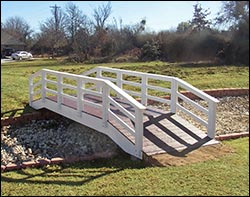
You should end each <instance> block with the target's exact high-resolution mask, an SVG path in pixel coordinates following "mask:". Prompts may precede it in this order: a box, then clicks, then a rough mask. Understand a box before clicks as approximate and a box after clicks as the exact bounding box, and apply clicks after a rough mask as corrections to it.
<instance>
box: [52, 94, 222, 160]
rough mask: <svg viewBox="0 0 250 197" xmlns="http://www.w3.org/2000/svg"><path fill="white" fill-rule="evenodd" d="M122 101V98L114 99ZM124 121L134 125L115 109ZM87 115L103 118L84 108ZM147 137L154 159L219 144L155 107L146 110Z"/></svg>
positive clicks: (67, 103)
mask: <svg viewBox="0 0 250 197" xmlns="http://www.w3.org/2000/svg"><path fill="white" fill-rule="evenodd" d="M49 99H50V100H53V101H56V99H57V98H56V97H50V98H49ZM84 99H86V100H90V101H92V102H95V103H101V99H100V98H98V97H95V96H90V95H85V97H84ZM115 100H117V101H118V100H119V99H115ZM119 103H120V104H121V105H122V106H123V107H124V108H126V109H127V110H129V111H131V112H133V109H132V107H131V106H130V105H128V104H127V103H124V102H123V101H121V100H119ZM62 104H63V105H65V106H68V107H71V108H73V109H77V104H76V102H73V101H72V100H69V99H67V98H63V100H62ZM111 111H113V112H115V114H116V115H118V116H119V117H120V118H121V119H122V120H123V121H124V122H126V123H127V124H128V125H130V126H133V122H131V121H130V119H128V118H126V117H125V116H124V115H123V114H122V113H120V111H118V110H117V109H116V108H115V107H113V108H111ZM84 112H85V113H88V114H91V115H93V116H96V117H99V118H101V116H102V111H101V110H99V109H96V108H94V107H90V106H84ZM109 122H110V123H111V124H112V125H113V126H114V127H116V128H117V129H118V130H119V131H120V132H121V133H122V134H123V135H125V136H127V138H129V139H130V140H131V141H132V142H134V137H133V136H132V135H131V134H130V133H129V132H128V131H127V130H126V129H124V128H123V127H122V126H121V125H119V124H117V123H116V121H115V120H113V119H110V120H109ZM143 122H144V136H143V152H144V156H151V155H155V154H160V153H169V154H173V155H185V154H186V153H188V152H190V151H192V150H194V149H196V148H198V147H200V146H203V145H209V144H215V143H218V142H217V141H216V140H214V139H211V138H209V137H208V136H207V134H206V133H204V131H201V130H200V129H198V128H196V127H195V126H193V125H192V124H190V123H189V122H187V121H186V120H184V119H182V118H181V117H180V116H178V115H176V114H172V113H169V112H166V111H163V110H160V109H156V108H153V107H147V109H146V111H145V113H144V117H143Z"/></svg>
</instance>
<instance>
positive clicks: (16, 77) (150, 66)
mask: <svg viewBox="0 0 250 197" xmlns="http://www.w3.org/2000/svg"><path fill="white" fill-rule="evenodd" d="M96 66H107V67H115V68H121V69H128V70H136V71H142V72H147V73H155V74H162V75H168V76H175V77H179V78H181V79H183V80H185V81H187V82H189V83H190V84H192V85H193V86H195V87H197V88H199V89H202V90H204V89H214V88H246V87H249V67H248V66H233V65H232V66H215V65H213V64H209V63H167V62H157V61H155V62H141V63H107V64H77V63H75V64H73V63H67V62H65V61H63V60H49V59H43V60H34V61H22V62H11V63H4V64H1V117H7V116H17V115H20V114H23V113H28V112H30V111H32V109H31V108H29V106H28V95H29V94H28V78H29V76H30V75H31V74H32V73H34V72H36V71H39V70H41V69H43V68H47V69H53V70H57V71H65V72H69V73H75V74H79V73H81V72H84V71H86V70H89V69H91V68H93V67H96Z"/></svg>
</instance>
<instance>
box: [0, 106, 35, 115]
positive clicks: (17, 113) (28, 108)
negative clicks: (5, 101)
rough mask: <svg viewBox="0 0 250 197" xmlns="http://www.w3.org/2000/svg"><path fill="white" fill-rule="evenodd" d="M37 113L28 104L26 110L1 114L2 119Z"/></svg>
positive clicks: (14, 110)
mask: <svg viewBox="0 0 250 197" xmlns="http://www.w3.org/2000/svg"><path fill="white" fill-rule="evenodd" d="M35 111H36V110H34V109H33V108H32V107H30V106H29V104H26V105H25V106H24V108H19V109H13V110H9V111H6V112H3V113H1V118H2V117H15V116H17V115H24V114H28V113H32V112H35Z"/></svg>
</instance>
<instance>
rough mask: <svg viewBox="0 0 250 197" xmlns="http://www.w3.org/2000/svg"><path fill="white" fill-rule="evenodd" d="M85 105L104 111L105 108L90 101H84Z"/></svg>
mask: <svg viewBox="0 0 250 197" xmlns="http://www.w3.org/2000/svg"><path fill="white" fill-rule="evenodd" d="M83 105H88V106H90V107H94V108H96V109H102V108H103V106H102V104H98V103H93V102H91V101H88V100H83Z"/></svg>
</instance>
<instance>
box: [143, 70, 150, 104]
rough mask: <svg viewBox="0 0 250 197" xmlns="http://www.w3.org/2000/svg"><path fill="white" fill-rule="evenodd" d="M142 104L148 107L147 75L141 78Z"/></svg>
mask: <svg viewBox="0 0 250 197" xmlns="http://www.w3.org/2000/svg"><path fill="white" fill-rule="evenodd" d="M141 83H142V84H141V103H142V104H143V105H145V106H147V105H148V99H147V98H148V97H147V96H148V87H149V86H148V78H147V76H146V75H143V76H142V78H141Z"/></svg>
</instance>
